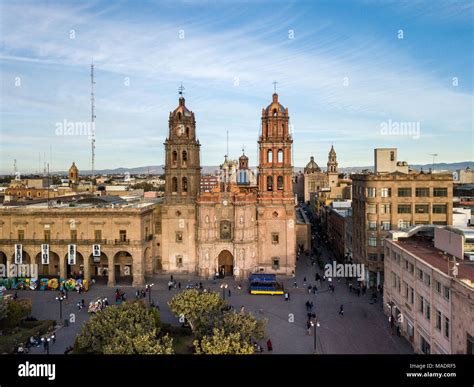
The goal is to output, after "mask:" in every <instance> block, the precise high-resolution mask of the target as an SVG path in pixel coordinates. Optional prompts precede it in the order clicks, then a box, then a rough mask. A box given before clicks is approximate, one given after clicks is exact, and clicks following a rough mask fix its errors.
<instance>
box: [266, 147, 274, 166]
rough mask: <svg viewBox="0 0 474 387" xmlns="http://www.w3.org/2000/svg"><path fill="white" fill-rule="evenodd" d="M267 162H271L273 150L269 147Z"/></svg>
mask: <svg viewBox="0 0 474 387" xmlns="http://www.w3.org/2000/svg"><path fill="white" fill-rule="evenodd" d="M267 162H269V163H273V152H272V150H271V149H269V150H268V153H267Z"/></svg>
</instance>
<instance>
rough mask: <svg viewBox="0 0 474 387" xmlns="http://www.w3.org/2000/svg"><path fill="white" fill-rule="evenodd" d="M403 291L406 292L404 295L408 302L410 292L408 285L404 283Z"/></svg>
mask: <svg viewBox="0 0 474 387" xmlns="http://www.w3.org/2000/svg"><path fill="white" fill-rule="evenodd" d="M403 290H404V294H405V300H408V296H409V294H410V293H409V291H408V284H407V283H406V282H405V281H403Z"/></svg>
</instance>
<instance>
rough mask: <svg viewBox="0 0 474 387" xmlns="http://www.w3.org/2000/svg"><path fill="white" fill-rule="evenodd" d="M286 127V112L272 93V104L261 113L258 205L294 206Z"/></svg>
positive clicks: (291, 167)
mask: <svg viewBox="0 0 474 387" xmlns="http://www.w3.org/2000/svg"><path fill="white" fill-rule="evenodd" d="M288 126H289V116H288V108H285V107H283V105H282V104H281V103H280V102H278V94H277V93H274V94H273V97H272V103H271V104H270V105H268V106H267V108H266V109H262V132H261V135H260V138H259V140H258V145H259V152H260V157H259V166H258V188H259V200H260V201H264V202H269V201H270V202H280V203H281V202H286V203H290V202H292V203H294V195H293V187H292V173H293V166H292V165H291V151H292V144H293V139H292V138H291V135H290V133H289V127H288Z"/></svg>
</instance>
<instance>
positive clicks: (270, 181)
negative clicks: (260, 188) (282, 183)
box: [267, 176, 273, 191]
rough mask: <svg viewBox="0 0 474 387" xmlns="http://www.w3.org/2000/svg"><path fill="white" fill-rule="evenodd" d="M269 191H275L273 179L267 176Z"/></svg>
mask: <svg viewBox="0 0 474 387" xmlns="http://www.w3.org/2000/svg"><path fill="white" fill-rule="evenodd" d="M267 191H273V177H272V176H267Z"/></svg>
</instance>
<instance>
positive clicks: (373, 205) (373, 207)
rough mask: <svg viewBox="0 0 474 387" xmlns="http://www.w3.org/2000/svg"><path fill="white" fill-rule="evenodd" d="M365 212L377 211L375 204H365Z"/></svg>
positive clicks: (372, 212) (373, 212) (374, 212)
mask: <svg viewBox="0 0 474 387" xmlns="http://www.w3.org/2000/svg"><path fill="white" fill-rule="evenodd" d="M367 213H368V214H376V213H377V204H367Z"/></svg>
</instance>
